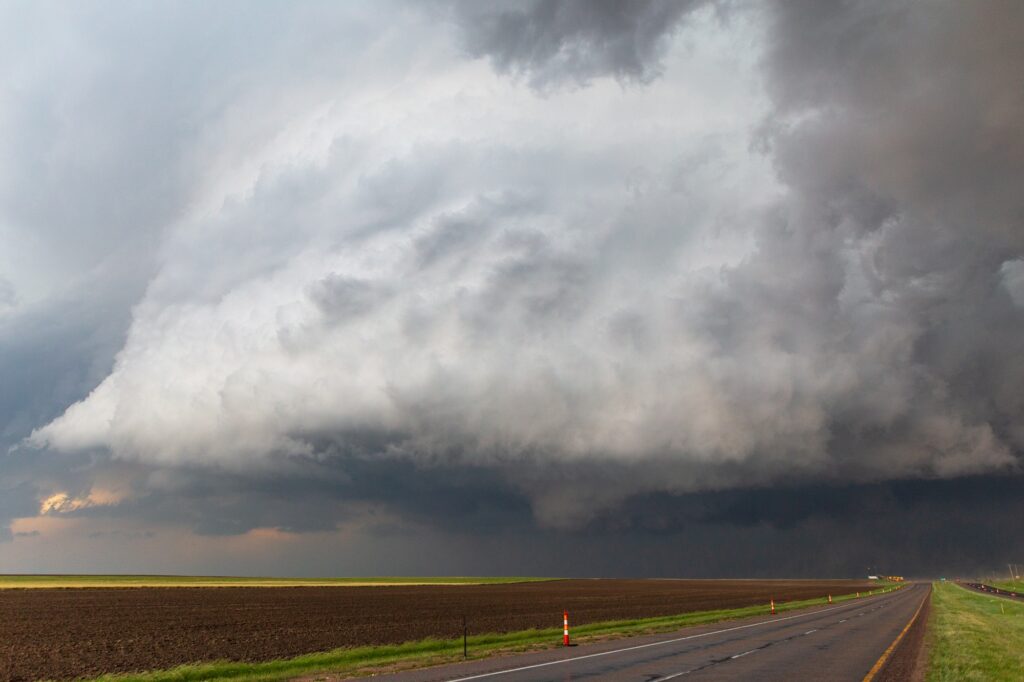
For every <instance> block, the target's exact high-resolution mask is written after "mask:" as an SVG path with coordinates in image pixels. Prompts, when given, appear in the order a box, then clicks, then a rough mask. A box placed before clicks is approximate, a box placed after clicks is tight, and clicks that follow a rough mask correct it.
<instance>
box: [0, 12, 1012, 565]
mask: <svg viewBox="0 0 1024 682" xmlns="http://www.w3.org/2000/svg"><path fill="white" fill-rule="evenodd" d="M1022 27H1024V5H1021V4H1019V3H1016V2H1012V1H1006V2H995V1H985V2H974V3H958V2H934V3H921V2H909V1H908V2H899V1H897V2H892V1H888V0H887V1H884V2H883V1H881V0H878V1H874V0H872V1H866V0H865V1H859V2H857V1H850V2H834V3H822V2H817V1H814V2H810V1H808V2H763V3H761V2H743V1H741V0H718V1H713V0H692V1H688V2H682V1H679V2H660V1H657V0H632V1H629V2H610V1H608V2H604V1H587V0H563V1H562V2H553V1H549V0H522V1H518V2H507V3H504V2H503V3H497V2H495V3H484V2H469V1H458V0H456V1H446V0H433V1H430V2H416V3H414V2H398V1H385V2H346V3H319V2H298V3H285V2H266V3H258V4H252V3H243V2H224V3H216V4H211V3H200V2H178V3H100V2H81V3H69V2H65V3H60V2H31V3H30V2H0V453H2V454H0V572H80V571H100V572H174V573H232V574H281V575H285V574H287V575H346V574H347V575H357V574H388V573H390V574H402V573H405V574H464V575H465V574H505V575H512V574H538V575H635V576H641V575H651V576H671V575H679V576H698V575H702V576H714V575H722V576H726V575H728V576H733V575H751V576H755V575H756V576H781V575H793V576H795V575H808V576H813V575H821V576H842V575H856V574H859V573H861V572H863V571H865V570H867V569H868V568H869V567H870V568H872V569H877V570H884V571H891V572H894V573H905V574H912V573H915V572H916V573H927V574H934V573H943V572H955V571H973V570H987V569H989V568H994V567H999V566H1000V565H1002V564H1005V563H1006V562H1007V561H1016V562H1017V563H1020V561H1021V560H1022V557H1024V477H1022V475H1021V464H1022V454H1024V390H1022V388H1021V387H1022V386H1024V191H1022V187H1024V89H1022V88H1021V74H1022V72H1024V71H1022V70H1024V42H1022V41H1021V40H1020V34H1021V29H1022Z"/></svg>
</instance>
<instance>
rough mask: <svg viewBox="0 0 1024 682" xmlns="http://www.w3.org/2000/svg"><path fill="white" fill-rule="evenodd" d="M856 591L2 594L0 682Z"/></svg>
mask: <svg viewBox="0 0 1024 682" xmlns="http://www.w3.org/2000/svg"><path fill="white" fill-rule="evenodd" d="M867 585H868V583H865V582H862V581H815V580H788V581H782V580H779V581H744V580H710V581H709V580H556V581H550V582H543V583H519V584H511V585H466V586H410V587H358V588H344V587H326V588H323V587H272V588H262V587H243V588H231V587H224V588H129V589H113V588H111V589H56V590H46V589H41V590H2V591H0V612H2V613H3V614H4V617H3V619H2V620H0V643H2V644H0V679H4V680H30V679H40V678H46V679H71V678H74V677H80V676H89V675H99V674H102V673H105V672H131V671H141V670H148V669H154V668H167V667H172V666H174V665H178V664H182V663H189V662H198V661H207V660H214V659H230V660H244V661H265V660H270V659H274V658H283V657H289V656H297V655H300V654H304V653H311V652H315V651H324V650H329V649H334V648H338V647H345V646H359V645H367V644H387V643H400V642H405V641H410V640H417V639H423V638H425V637H439V638H452V637H457V636H459V635H461V634H462V616H463V614H465V615H466V617H467V620H468V624H469V629H470V633H471V634H472V633H485V632H508V631H514V630H524V629H529V628H549V627H556V626H560V625H561V613H562V610H563V609H567V610H568V611H569V613H570V616H571V618H572V622H573V623H576V624H584V623H593V622H598V621H605V620H615V619H626V618H645V617H654V616H666V615H673V614H678V613H684V612H688V611H703V610H710V609H720V608H736V607H741V606H748V605H751V604H756V603H760V602H765V603H767V601H768V599H769V598H774V599H775V600H776V601H783V600H796V599H809V598H812V597H822V596H825V595H826V594H834V595H838V594H846V593H849V592H854V591H857V590H864V589H865V587H866V586H867Z"/></svg>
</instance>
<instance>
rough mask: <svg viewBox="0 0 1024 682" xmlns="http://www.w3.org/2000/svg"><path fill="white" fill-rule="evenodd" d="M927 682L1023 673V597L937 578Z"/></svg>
mask: <svg viewBox="0 0 1024 682" xmlns="http://www.w3.org/2000/svg"><path fill="white" fill-rule="evenodd" d="M927 637H928V642H929V645H930V653H929V657H928V658H929V664H928V675H927V680H928V682H954V681H956V682H959V681H960V680H979V681H981V680H984V681H986V682H989V681H991V680H1021V679H1024V603H1021V602H1016V601H1013V600H1011V599H1002V598H1000V597H989V596H986V595H982V594H977V593H974V592H969V591H968V590H965V589H963V588H962V587H958V586H957V585H955V584H952V583H941V582H940V583H935V585H934V589H933V591H932V610H931V618H929V621H928V635H927Z"/></svg>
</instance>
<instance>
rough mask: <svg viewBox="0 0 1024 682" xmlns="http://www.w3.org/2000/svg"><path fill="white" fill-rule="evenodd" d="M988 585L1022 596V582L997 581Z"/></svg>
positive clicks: (1023, 588) (1023, 590)
mask: <svg viewBox="0 0 1024 682" xmlns="http://www.w3.org/2000/svg"><path fill="white" fill-rule="evenodd" d="M989 585H993V586H995V587H1001V588H1003V589H1004V590H1013V591H1014V592H1020V593H1021V594H1024V580H997V581H995V582H991V583H989Z"/></svg>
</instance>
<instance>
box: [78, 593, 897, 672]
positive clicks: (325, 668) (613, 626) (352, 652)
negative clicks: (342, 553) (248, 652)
mask: <svg viewBox="0 0 1024 682" xmlns="http://www.w3.org/2000/svg"><path fill="white" fill-rule="evenodd" d="M899 587H902V586H897V585H881V586H879V587H878V588H875V589H874V590H872V591H870V592H863V593H861V594H862V595H863V596H869V595H877V594H880V593H882V592H883V591H891V590H893V589H898V588H899ZM856 598H857V597H856V595H855V594H847V595H836V596H834V597H833V598H832V599H833V602H835V603H841V602H844V601H849V600H851V599H856ZM824 604H827V598H825V597H821V598H817V599H805V600H801V601H791V602H776V603H775V610H776V612H777V613H784V612H786V611H795V610H798V609H802V608H807V607H809V606H822V605H824ZM767 608H768V605H767V604H758V605H755V606H747V607H744V608H739V609H721V610H716V611H693V612H690V613H684V614H680V615H677V616H665V617H660V618H641V619H635V620H616V621H605V622H602V623H591V624H588V625H579V626H575V627H573V628H572V636H573V641H574V642H577V643H586V642H587V641H595V640H600V639H611V638H618V637H626V636H635V635H642V634H653V633H658V632H668V631H672V630H678V629H680V628H684V627H690V626H694V625H704V624H707V623H715V622H720V621H726V620H734V619H738V618H747V617H750V616H762V615H765V613H766V611H767ZM561 640H562V629H561V628H560V627H559V628H549V629H545V630H521V631H518V632H509V633H501V634H494V633H491V634H483V635H472V636H470V637H469V638H468V640H467V642H468V648H469V659H471V660H472V659H479V658H486V657H488V656H493V655H495V654H509V653H519V652H524V651H536V650H540V649H550V648H554V647H556V646H560V645H561ZM462 660H465V659H463V656H462V639H461V638H460V639H446V640H440V639H425V640H420V641H416V642H407V643H405V644H397V645H385V646H363V647H353V648H346V649H335V650H333V651H327V652H322V653H315V654H307V655H304V656H298V657H296V658H288V659H278V660H273V661H264V662H261V663H239V662H231V661H214V662H210V663H200V664H190V665H183V666H178V667H176V668H171V669H169V670H158V671H152V672H147V673H141V674H128V675H103V676H101V677H97V678H95V679H94V680H93V682H211V681H213V680H218V681H226V680H231V681H232V682H256V681H260V682H269V681H272V680H286V679H291V678H293V677H295V676H297V675H304V674H313V673H348V674H359V673H365V674H370V673H373V672H377V671H380V670H382V669H384V670H398V669H401V670H404V669H408V668H419V667H424V666H428V665H440V664H443V663H454V662H458V661H462Z"/></svg>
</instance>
